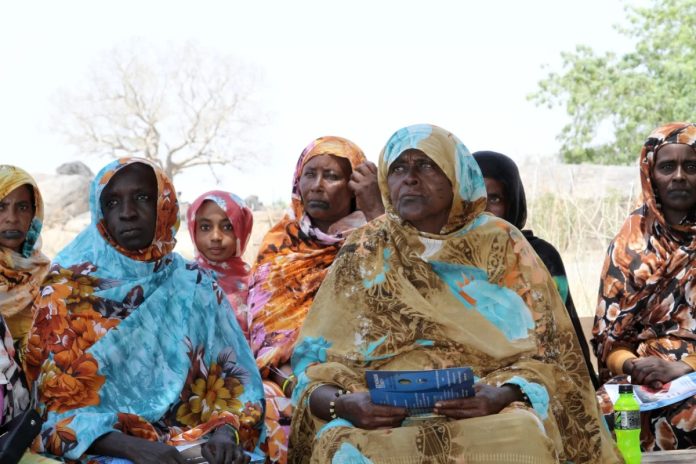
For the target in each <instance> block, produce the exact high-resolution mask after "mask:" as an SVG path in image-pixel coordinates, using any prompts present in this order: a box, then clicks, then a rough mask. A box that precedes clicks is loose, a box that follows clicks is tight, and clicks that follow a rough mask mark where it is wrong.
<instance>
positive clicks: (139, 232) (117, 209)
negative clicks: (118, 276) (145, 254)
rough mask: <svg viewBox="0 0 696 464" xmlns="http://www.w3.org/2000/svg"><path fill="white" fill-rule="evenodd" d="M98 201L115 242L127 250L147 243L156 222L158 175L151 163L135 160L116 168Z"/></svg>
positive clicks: (143, 247) (151, 237) (144, 246)
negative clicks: (116, 170) (118, 168)
mask: <svg viewBox="0 0 696 464" xmlns="http://www.w3.org/2000/svg"><path fill="white" fill-rule="evenodd" d="M99 202H100V204H101V208H102V214H103V215H104V222H105V223H106V230H107V231H108V232H109V235H110V236H111V238H112V239H113V240H114V241H115V242H116V243H118V244H119V245H120V246H122V247H123V248H125V249H126V250H130V251H136V250H142V249H145V248H147V247H148V246H150V244H151V243H152V240H153V239H154V237H155V226H156V224H157V178H156V177H155V173H154V171H153V170H152V168H151V167H149V166H147V165H145V164H141V163H135V164H131V165H129V166H126V167H125V168H123V169H121V170H120V171H118V172H117V173H116V174H115V175H114V177H113V178H111V180H110V181H109V183H108V184H107V185H106V187H105V188H104V190H103V191H102V194H101V197H100V199H99Z"/></svg>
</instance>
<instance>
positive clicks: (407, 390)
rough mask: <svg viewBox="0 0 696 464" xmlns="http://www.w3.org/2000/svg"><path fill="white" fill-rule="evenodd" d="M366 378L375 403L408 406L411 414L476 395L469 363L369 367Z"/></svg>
mask: <svg viewBox="0 0 696 464" xmlns="http://www.w3.org/2000/svg"><path fill="white" fill-rule="evenodd" d="M365 380H366V381H367V388H368V389H369V390H370V398H371V399H372V402H373V403H375V404H381V405H386V406H397V407H401V408H406V409H408V410H409V413H410V414H423V413H428V412H432V409H433V406H434V405H435V403H437V402H438V401H440V400H453V399H457V398H467V397H469V396H474V373H473V371H472V370H471V368H470V367H452V368H448V369H434V370H428V371H372V370H368V371H366V372H365Z"/></svg>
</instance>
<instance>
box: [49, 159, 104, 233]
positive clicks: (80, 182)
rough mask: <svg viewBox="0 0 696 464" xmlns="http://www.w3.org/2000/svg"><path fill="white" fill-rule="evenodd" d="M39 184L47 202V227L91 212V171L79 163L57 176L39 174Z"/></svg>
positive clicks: (71, 164)
mask: <svg viewBox="0 0 696 464" xmlns="http://www.w3.org/2000/svg"><path fill="white" fill-rule="evenodd" d="M35 178H36V182H37V183H38V184H39V189H41V196H42V197H43V200H44V212H45V213H44V224H45V226H46V227H54V226H60V225H63V224H66V223H67V222H68V221H70V220H71V219H73V218H75V217H77V216H79V215H81V214H83V213H85V212H87V211H89V185H90V182H92V179H93V178H94V174H92V171H90V169H89V168H88V167H87V166H86V165H85V164H83V163H81V162H79V161H76V162H73V163H65V164H63V165H61V166H60V167H58V169H57V170H56V174H53V175H48V174H38V175H36V176H35Z"/></svg>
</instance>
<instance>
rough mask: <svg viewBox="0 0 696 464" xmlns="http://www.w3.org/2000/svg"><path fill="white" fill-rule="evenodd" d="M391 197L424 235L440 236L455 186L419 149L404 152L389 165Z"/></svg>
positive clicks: (388, 175) (398, 211)
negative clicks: (425, 233) (427, 233)
mask: <svg viewBox="0 0 696 464" xmlns="http://www.w3.org/2000/svg"><path fill="white" fill-rule="evenodd" d="M387 184H388V185H389V197H390V198H391V202H392V204H393V205H394V208H395V209H396V211H397V213H399V216H401V217H402V218H403V219H405V220H406V221H408V222H410V223H411V224H412V225H413V226H414V227H416V228H417V229H418V230H420V231H422V232H430V233H432V234H439V233H440V231H441V230H442V228H443V227H444V226H445V224H447V219H448V218H449V213H450V209H451V208H452V198H453V196H454V195H453V193H452V183H451V182H450V180H449V179H448V178H447V176H446V175H445V173H444V172H442V169H440V167H439V166H438V165H437V164H436V163H435V162H434V161H433V160H432V159H430V158H429V157H428V156H427V155H426V154H425V153H423V152H422V151H420V150H415V149H412V150H406V151H404V152H403V153H402V154H401V155H400V156H399V157H398V158H397V159H396V160H395V161H394V162H393V163H392V164H391V166H389V172H388V174H387Z"/></svg>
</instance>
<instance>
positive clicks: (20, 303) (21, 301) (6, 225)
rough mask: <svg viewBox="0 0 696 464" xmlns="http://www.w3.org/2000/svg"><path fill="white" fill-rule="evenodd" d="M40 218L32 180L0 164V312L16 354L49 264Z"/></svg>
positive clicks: (24, 336)
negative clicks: (41, 238) (42, 240)
mask: <svg viewBox="0 0 696 464" xmlns="http://www.w3.org/2000/svg"><path fill="white" fill-rule="evenodd" d="M42 221H43V200H42V199H41V194H40V193H39V188H38V187H37V186H36V182H34V179H32V177H31V176H30V175H29V174H27V173H26V172H25V171H24V170H22V169H20V168H18V167H15V166H8V165H6V164H0V315H2V316H3V317H4V318H5V322H6V323H7V326H8V328H9V332H10V333H11V334H12V337H13V338H14V342H15V346H16V347H17V349H18V350H17V353H18V354H19V353H20V352H21V346H22V345H24V343H25V341H26V337H27V334H28V333H29V328H30V327H31V320H32V317H33V314H32V309H31V308H32V303H33V302H34V299H35V298H36V296H37V295H38V294H39V286H40V285H41V282H42V281H43V279H44V277H45V276H46V273H47V272H48V267H49V265H50V260H49V259H48V258H47V257H46V256H44V255H43V253H41V242H40V240H39V235H40V234H41V225H42ZM13 351H14V350H13Z"/></svg>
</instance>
